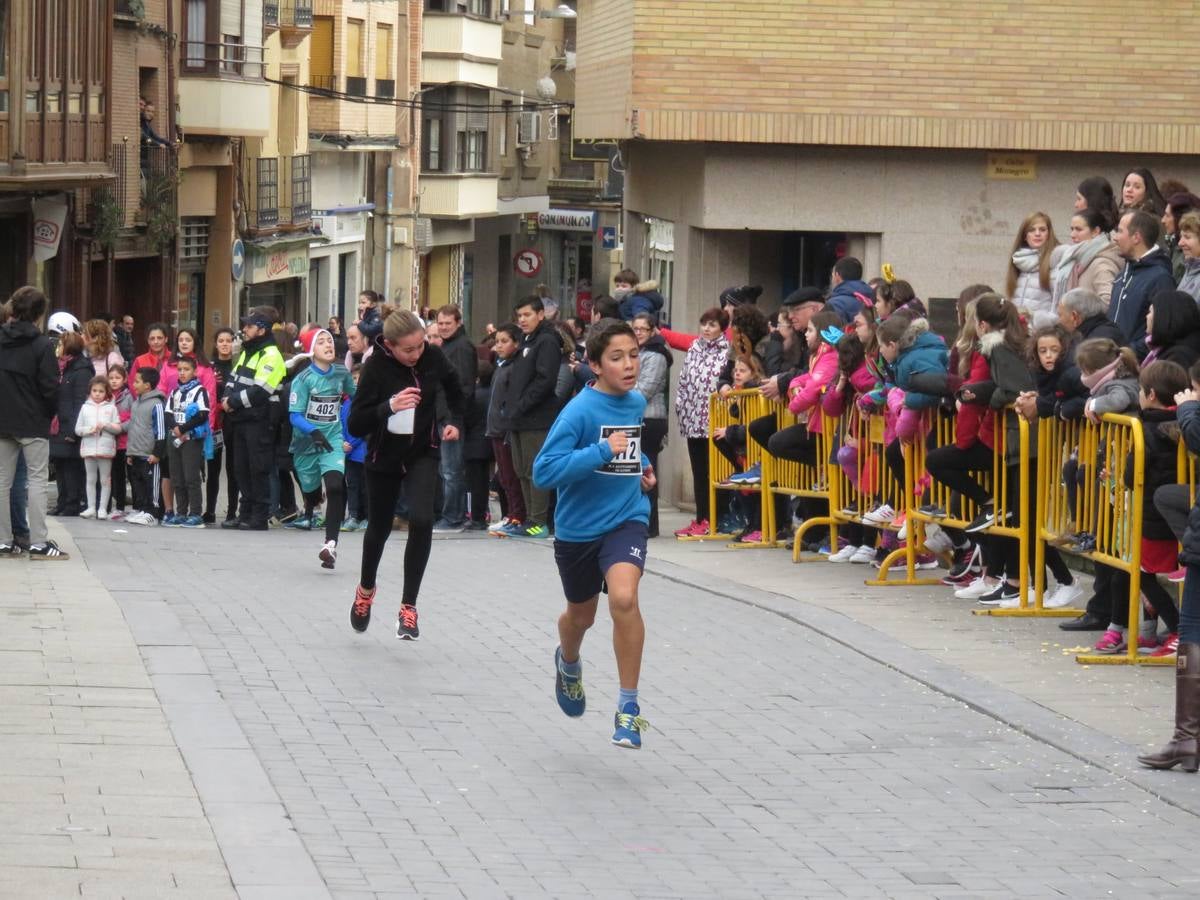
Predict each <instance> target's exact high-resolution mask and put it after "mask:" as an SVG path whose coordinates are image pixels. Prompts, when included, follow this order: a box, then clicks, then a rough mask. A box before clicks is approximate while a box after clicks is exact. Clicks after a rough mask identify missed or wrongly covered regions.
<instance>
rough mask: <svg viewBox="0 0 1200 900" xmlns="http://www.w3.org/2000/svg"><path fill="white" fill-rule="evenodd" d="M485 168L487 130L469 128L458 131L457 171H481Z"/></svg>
mask: <svg viewBox="0 0 1200 900" xmlns="http://www.w3.org/2000/svg"><path fill="white" fill-rule="evenodd" d="M486 168H487V131H486V130H482V129H470V130H467V131H460V132H459V133H458V171H460V172H482V171H484V170H485V169H486Z"/></svg>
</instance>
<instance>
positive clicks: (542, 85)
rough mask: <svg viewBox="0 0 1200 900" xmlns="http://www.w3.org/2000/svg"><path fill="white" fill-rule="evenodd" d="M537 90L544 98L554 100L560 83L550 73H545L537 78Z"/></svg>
mask: <svg viewBox="0 0 1200 900" xmlns="http://www.w3.org/2000/svg"><path fill="white" fill-rule="evenodd" d="M537 92H538V96H539V97H541V98H542V99H543V100H553V99H554V95H555V94H557V93H558V85H556V84H555V83H554V79H553V78H551V77H550V76H549V75H543V76H542V77H541V78H539V79H538V80H537Z"/></svg>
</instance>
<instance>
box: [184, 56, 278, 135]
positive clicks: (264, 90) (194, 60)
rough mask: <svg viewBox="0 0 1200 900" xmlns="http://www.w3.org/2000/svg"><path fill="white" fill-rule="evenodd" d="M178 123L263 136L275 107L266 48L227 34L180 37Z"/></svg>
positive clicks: (199, 130) (194, 129)
mask: <svg viewBox="0 0 1200 900" xmlns="http://www.w3.org/2000/svg"><path fill="white" fill-rule="evenodd" d="M179 49H180V79H179V125H180V127H181V128H182V129H183V130H184V132H186V133H190V134H209V135H219V136H225V137H265V136H266V134H267V131H268V126H269V122H270V112H271V95H270V89H269V87H268V85H267V82H266V80H265V79H264V77H263V76H264V75H265V74H266V73H265V65H264V62H263V48H262V47H257V46H251V45H248V44H242V43H240V42H239V41H238V39H236V38H232V37H227V38H226V39H225V40H224V41H222V42H220V43H209V42H203V41H181V42H180V44H179Z"/></svg>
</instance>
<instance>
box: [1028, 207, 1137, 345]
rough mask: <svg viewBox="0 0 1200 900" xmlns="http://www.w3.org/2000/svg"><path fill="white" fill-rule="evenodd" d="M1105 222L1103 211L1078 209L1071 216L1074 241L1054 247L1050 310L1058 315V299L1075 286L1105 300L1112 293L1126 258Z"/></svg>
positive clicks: (1106, 301)
mask: <svg viewBox="0 0 1200 900" xmlns="http://www.w3.org/2000/svg"><path fill="white" fill-rule="evenodd" d="M1104 224H1105V223H1104V214H1103V213H1099V212H1097V211H1096V210H1093V209H1082V210H1079V211H1078V212H1076V213H1075V215H1073V216H1072V217H1071V243H1069V244H1060V245H1059V246H1058V247H1056V248H1054V252H1053V254H1052V255H1051V260H1050V265H1051V312H1052V313H1054V314H1055V315H1056V316H1057V313H1058V302H1059V301H1060V300H1061V299H1062V298H1063V295H1064V294H1065V293H1066V292H1067V291H1070V290H1074V289H1075V288H1084V289H1086V290H1089V291H1091V292H1092V293H1093V294H1095V295H1096V296H1097V297H1099V298H1100V299H1101V300H1103V301H1104V302H1105V303H1108V301H1109V298H1110V297H1111V296H1112V285H1113V280H1114V279H1115V278H1116V277H1117V274H1118V273H1119V272H1120V271H1121V268H1122V267H1123V265H1124V261H1123V260H1122V259H1121V253H1120V251H1119V250H1117V245H1116V244H1114V243H1113V242H1112V238H1110V237H1109V235H1108V232H1107V231H1105V230H1104ZM1035 324H1036V325H1040V324H1043V323H1040V322H1037V323H1035ZM1047 324H1053V323H1052V322H1051V323H1047Z"/></svg>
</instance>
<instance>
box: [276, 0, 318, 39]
mask: <svg viewBox="0 0 1200 900" xmlns="http://www.w3.org/2000/svg"><path fill="white" fill-rule="evenodd" d="M312 27H313V0H279V36H280V38H281V40H282V42H283V46H285V47H295V46H296V45H297V44H299V43H300V42H301V41H302V40H304V39H305V38H306V37H308V35H310V34H312Z"/></svg>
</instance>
